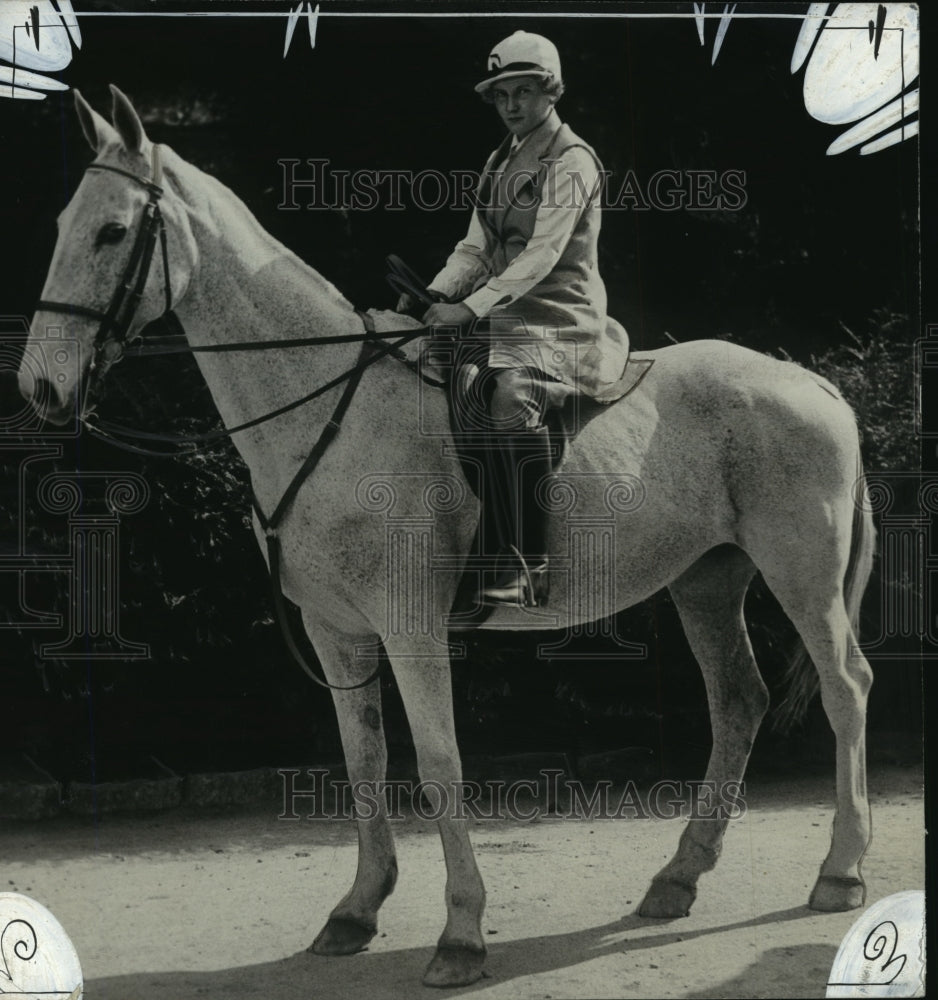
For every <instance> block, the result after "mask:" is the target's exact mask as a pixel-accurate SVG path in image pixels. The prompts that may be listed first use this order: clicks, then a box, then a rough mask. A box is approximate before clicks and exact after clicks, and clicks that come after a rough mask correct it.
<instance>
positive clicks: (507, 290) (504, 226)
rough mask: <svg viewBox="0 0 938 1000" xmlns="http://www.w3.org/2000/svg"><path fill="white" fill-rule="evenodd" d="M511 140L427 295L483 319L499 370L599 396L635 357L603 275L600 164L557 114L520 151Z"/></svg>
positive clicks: (493, 159)
mask: <svg viewBox="0 0 938 1000" xmlns="http://www.w3.org/2000/svg"><path fill="white" fill-rule="evenodd" d="M511 139H512V136H511V135H509V136H507V137H506V139H505V141H504V142H503V143H502V144H501V145H500V146H499V148H498V149H496V150H495V151H494V152H493V153H492V155H491V156H490V157H489V158H488V160H487V162H486V164H485V168H484V170H483V172H482V178H481V180H480V183H479V188H478V191H477V194H476V208H475V210H474V212H473V215H472V220H471V222H470V225H469V231H468V233H467V234H466V238H465V239H464V240H462V241H461V242H460V243H459V244H457V246H456V248H455V250H454V251H453V253H452V254H451V255H450V257H449V259H448V260H447V262H446V265H445V267H444V268H443V269H442V270H441V271H440V273H439V274H438V275H437V276H436V277H435V278H434V279H433V281H432V282H431V283H430V288H431V289H433V290H435V291H439V292H442V293H443V294H445V295H447V296H448V297H450V298H451V299H453V300H462V301H463V302H464V304H465V305H467V306H468V307H469V308H470V309H471V310H472V311H473V312H474V313H475V314H476V315H477V316H479V317H485V319H486V320H487V321H488V324H489V328H490V329H489V336H490V338H491V345H492V346H491V349H490V352H489V363H490V364H491V365H493V366H494V367H515V366H517V365H522V364H531V365H534V367H537V368H540V369H542V370H543V371H546V372H548V373H549V374H551V375H553V376H554V377H556V378H559V379H561V380H563V381H565V382H568V383H570V384H571V385H575V386H576V387H577V388H578V389H580V390H581V391H582V392H585V393H586V394H588V395H590V396H595V395H600V394H602V393H603V391H604V390H605V389H607V388H608V387H609V385H610V384H611V383H613V382H615V381H617V380H618V379H619V377H620V376H621V375H622V372H623V369H624V368H625V363H626V359H627V357H628V337H627V335H626V333H625V330H624V329H623V328H622V326H621V325H620V324H619V323H617V322H616V321H615V320H611V319H609V318H608V317H607V316H606V288H605V285H604V284H603V281H602V278H601V277H600V275H599V266H598V240H599V227H600V217H601V207H600V194H601V186H602V165H601V164H600V162H599V159H598V158H597V156H596V154H595V153H594V152H593V150H592V149H591V148H590V147H589V146H588V145H587V144H586V143H585V142H583V140H582V139H580V138H579V137H578V136H576V135H575V134H574V132H573V131H572V130H571V129H570V128H569V126H567V125H564V124H562V123H561V121H560V119H559V117H558V116H557V113H556V111H553V110H552V111H551V113H550V115H548V117H547V118H546V119H545V121H544V122H543V123H542V124H541V125H539V126H538V127H537V128H536V129H534V130H533V131H532V132H531V133H529V134H528V136H526V137H525V139H524V140H523V141H522V143H521V144H520V145H519V146H518V148H517V149H516V150H514V151H511V149H510V145H511ZM506 158H507V159H506Z"/></svg>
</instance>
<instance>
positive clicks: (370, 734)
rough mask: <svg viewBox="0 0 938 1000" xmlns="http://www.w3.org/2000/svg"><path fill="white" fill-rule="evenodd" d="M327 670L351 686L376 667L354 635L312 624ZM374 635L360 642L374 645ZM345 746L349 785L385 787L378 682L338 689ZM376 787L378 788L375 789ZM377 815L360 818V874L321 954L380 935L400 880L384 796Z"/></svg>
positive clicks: (344, 951)
mask: <svg viewBox="0 0 938 1000" xmlns="http://www.w3.org/2000/svg"><path fill="white" fill-rule="evenodd" d="M307 629H308V631H309V634H310V638H311V639H312V641H313V645H314V647H315V649H316V653H317V655H318V656H319V660H320V662H321V663H322V665H323V670H324V672H325V675H326V677H327V679H328V680H329V682H330V683H331V684H338V685H343V686H346V685H349V684H355V683H357V682H358V681H360V680H363V679H364V678H365V677H366V676H367V674H368V672H370V671H371V670H372V669H373V668H374V664H373V663H369V662H358V661H356V659H355V656H354V643H355V641H356V639H355V638H353V637H346V638H345V639H343V640H339V639H338V638H337V637H334V636H333V635H332V634H331V633H329V632H326V631H324V630H322V629H319V628H318V627H317V626H316V625H313V624H311V623H307ZM374 638H375V637H374V636H367V637H361V638H359V639H358V641H361V642H367V641H369V640H370V641H374ZM332 696H333V700H334V701H335V707H336V713H337V715H338V719H339V731H340V733H341V735H342V748H343V750H344V752H345V763H346V767H347V769H348V777H349V781H350V782H351V783H352V785H353V787H354V786H355V783H356V782H370V783H379V782H383V781H384V779H385V773H386V770H387V745H386V743H385V739H384V727H383V725H382V722H381V685H380V684H379V683H378V682H377V681H375V682H373V683H372V684H368V685H367V686H366V687H363V688H359V689H357V690H355V691H333V692H332ZM372 787H374V786H372ZM374 797H375V799H377V802H378V809H377V812H376V814H375V815H374V816H372V817H370V818H368V819H359V820H358V870H357V872H356V874H355V881H354V883H353V885H352V888H351V889H350V890H349V891H348V893H347V894H346V895H345V896H344V897H343V898H342V899H341V900H340V901H339V903H338V904H337V905H336V907H335V908H334V909H333V911H332V913H331V914H330V915H329V920H328V921H327V923H326V925H325V927H323V929H322V930H321V931H320V932H319V935H318V936H317V937H316V940H315V941H314V942H313V943H312V945H311V946H310V951H314V952H316V953H317V954H319V955H351V954H353V953H354V952H357V951H361V950H362V948H364V947H365V945H366V944H368V942H369V941H370V940H371V939H372V938H373V937H374V936H375V932H376V931H377V927H378V908H379V907H380V906H381V904H382V903H383V902H384V900H385V899H386V898H387V896H388V895H390V893H391V890H392V889H393V888H394V883H395V882H396V881H397V860H396V858H395V856H394V842H393V840H392V837H391V827H390V823H389V821H388V817H387V811H386V808H385V800H384V795H383V793H381V794H378V795H376V796H374Z"/></svg>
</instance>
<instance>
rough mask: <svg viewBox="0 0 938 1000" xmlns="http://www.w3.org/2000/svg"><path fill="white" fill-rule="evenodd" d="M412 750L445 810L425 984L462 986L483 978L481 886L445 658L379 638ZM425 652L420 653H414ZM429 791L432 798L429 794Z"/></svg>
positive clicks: (416, 643)
mask: <svg viewBox="0 0 938 1000" xmlns="http://www.w3.org/2000/svg"><path fill="white" fill-rule="evenodd" d="M385 646H386V648H387V651H388V656H389V657H390V660H391V666H392V668H393V670H394V676H395V678H396V679H397V686H398V690H399V691H400V693H401V699H402V701H403V703H404V708H405V709H406V711H407V718H408V721H409V723H410V730H411V734H412V736H413V741H414V748H415V749H416V751H417V766H418V768H419V770H420V779H421V781H422V782H430V781H432V782H439V783H440V784H441V785H442V787H443V788H444V789H445V790H446V795H447V798H448V802H447V808H446V810H445V811H444V814H443V815H442V816H441V818H440V819H439V820H438V822H437V825H438V827H439V831H440V838H441V840H442V842H443V855H444V857H445V859H446V912H447V917H446V926H445V927H444V929H443V933H442V935H441V936H440V939H439V941H438V942H437V949H436V954H435V955H434V956H433V959H432V961H431V962H430V964H429V965H428V966H427V970H426V972H425V973H424V977H423V982H424V984H425V985H426V986H468V985H469V984H470V983H474V982H476V980H478V979H480V978H481V976H482V966H483V964H484V962H485V944H484V943H483V940H482V926H481V925H482V911H483V910H484V908H485V887H484V885H483V884H482V877H481V876H480V874H479V869H478V867H477V866H476V861H475V855H474V854H473V851H472V844H471V843H470V842H469V831H468V828H467V823H466V819H465V818H464V817H463V816H462V810H461V808H460V806H461V801H462V800H461V782H462V765H461V763H460V759H459V750H458V748H457V746H456V733H455V727H454V725H453V693H452V681H451V678H450V665H449V658H448V657H447V656H446V655H445V654H444V655H440V651H439V647H438V646H433V645H428V648H426V649H422V648H419V640H412V641H410V642H409V643H407V644H396V643H394V642H393V641H390V642H389V641H387V640H386V641H385ZM420 654H423V655H420ZM429 794H431V795H433V794H435V793H434V792H430V793H429Z"/></svg>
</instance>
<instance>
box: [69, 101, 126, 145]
mask: <svg viewBox="0 0 938 1000" xmlns="http://www.w3.org/2000/svg"><path fill="white" fill-rule="evenodd" d="M75 111H76V112H77V114H78V121H79V122H80V123H81V130H82V132H84V133H85V138H86V139H87V140H88V144H89V145H90V146H91V148H92V149H93V150H94V151H95V152H96V153H97V152H98V150H99V149H100V148H101V147H102V146H103V145H104V144H105V143H106V142H108V141H109V140H112V139H114V140H116V139H117V138H118V136H117V133H116V132H115V131H114V129H113V128H112V127H111V126H110V125H109V124H108V123H107V122H106V121H105V120H104V119H103V118H102V117H101V116H100V115H99V114H98V112H97V111H95V110H94V108H93V107H92V106H91V105H90V104H89V103H88V102H87V101H86V100H85V99H84V97H82V96H81V94H80V93H79V92H78V91H77V90H75Z"/></svg>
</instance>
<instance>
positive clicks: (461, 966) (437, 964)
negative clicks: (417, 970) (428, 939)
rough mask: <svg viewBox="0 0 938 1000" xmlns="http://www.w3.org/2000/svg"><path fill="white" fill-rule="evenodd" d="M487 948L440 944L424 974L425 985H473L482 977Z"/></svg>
mask: <svg viewBox="0 0 938 1000" xmlns="http://www.w3.org/2000/svg"><path fill="white" fill-rule="evenodd" d="M484 964H485V948H470V947H468V946H466V945H439V946H438V947H437V949H436V954H435V955H434V956H433V961H432V962H431V963H430V964H429V965H428V966H427V971H426V972H425V973H424V974H423V985H424V986H444V987H445V986H471V985H472V984H473V983H475V982H478V981H479V980H480V979H481V978H482V966H483V965H484Z"/></svg>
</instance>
